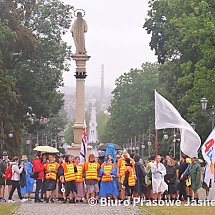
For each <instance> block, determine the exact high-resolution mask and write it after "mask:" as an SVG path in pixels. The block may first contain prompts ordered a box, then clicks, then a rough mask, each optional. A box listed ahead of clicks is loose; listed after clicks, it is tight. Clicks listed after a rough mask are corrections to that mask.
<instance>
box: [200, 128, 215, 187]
mask: <svg viewBox="0 0 215 215" xmlns="http://www.w3.org/2000/svg"><path fill="white" fill-rule="evenodd" d="M202 155H203V158H204V160H205V161H206V163H207V165H206V167H205V168H206V170H205V177H204V182H205V183H206V184H207V185H208V186H209V184H210V180H211V182H212V183H214V164H215V128H214V129H213V131H212V132H211V133H210V135H209V136H208V138H207V139H206V141H205V142H204V144H203V145H202Z"/></svg>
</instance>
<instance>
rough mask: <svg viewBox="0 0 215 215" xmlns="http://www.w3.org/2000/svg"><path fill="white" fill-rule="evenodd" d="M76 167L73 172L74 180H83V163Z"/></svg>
mask: <svg viewBox="0 0 215 215" xmlns="http://www.w3.org/2000/svg"><path fill="white" fill-rule="evenodd" d="M76 167H77V172H76V173H75V176H76V182H79V183H80V182H83V173H84V165H83V164H79V165H78V166H76Z"/></svg>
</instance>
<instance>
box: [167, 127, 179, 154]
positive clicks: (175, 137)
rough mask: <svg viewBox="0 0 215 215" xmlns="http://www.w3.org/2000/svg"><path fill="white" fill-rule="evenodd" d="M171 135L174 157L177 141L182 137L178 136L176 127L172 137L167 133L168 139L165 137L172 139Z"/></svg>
mask: <svg viewBox="0 0 215 215" xmlns="http://www.w3.org/2000/svg"><path fill="white" fill-rule="evenodd" d="M164 135H165V134H164ZM171 137H173V157H174V158H175V156H176V142H180V138H177V134H176V129H175V128H174V129H173V135H171V136H170V137H169V136H168V135H167V138H166V139H165V137H164V136H163V138H164V139H165V140H167V139H170V138H171Z"/></svg>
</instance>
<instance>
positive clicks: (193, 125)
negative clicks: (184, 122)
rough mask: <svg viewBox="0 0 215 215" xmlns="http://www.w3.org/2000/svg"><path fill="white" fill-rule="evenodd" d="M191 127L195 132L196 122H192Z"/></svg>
mask: <svg viewBox="0 0 215 215" xmlns="http://www.w3.org/2000/svg"><path fill="white" fill-rule="evenodd" d="M190 125H191V127H192V128H193V130H195V129H196V124H195V123H194V122H191V123H190Z"/></svg>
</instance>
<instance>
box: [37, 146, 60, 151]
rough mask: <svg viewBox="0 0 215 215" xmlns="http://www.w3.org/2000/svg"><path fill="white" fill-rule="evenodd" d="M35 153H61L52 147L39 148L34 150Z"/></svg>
mask: <svg viewBox="0 0 215 215" xmlns="http://www.w3.org/2000/svg"><path fill="white" fill-rule="evenodd" d="M33 150H34V151H39V152H47V153H58V152H59V151H58V150H57V149H56V148H54V147H51V146H37V147H35V148H34V149H33Z"/></svg>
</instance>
